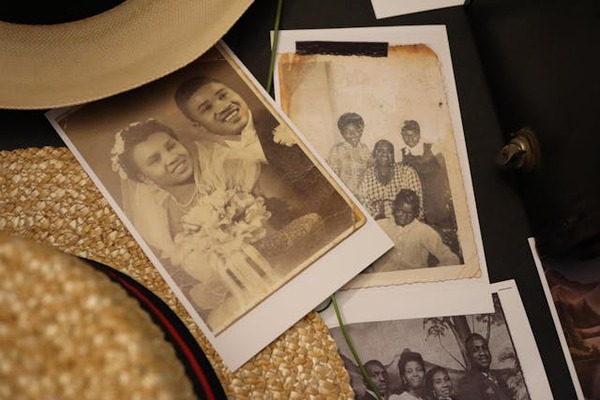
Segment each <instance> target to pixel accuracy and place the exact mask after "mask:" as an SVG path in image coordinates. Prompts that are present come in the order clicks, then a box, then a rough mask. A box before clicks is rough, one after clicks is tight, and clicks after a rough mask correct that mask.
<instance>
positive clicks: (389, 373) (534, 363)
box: [326, 281, 552, 400]
mask: <svg viewBox="0 0 600 400" xmlns="http://www.w3.org/2000/svg"><path fill="white" fill-rule="evenodd" d="M491 296H492V301H493V304H494V311H493V312H492V313H485V314H461V315H453V316H443V317H425V318H411V319H400V320H385V321H365V322H356V321H354V320H353V319H351V321H352V322H348V323H346V324H345V329H346V332H347V336H348V337H349V338H350V340H351V342H352V345H353V347H354V348H355V350H356V352H357V354H358V356H359V357H360V360H361V361H362V363H363V366H364V370H365V372H366V374H368V376H369V379H370V380H371V382H372V385H373V387H371V386H370V384H369V383H368V381H367V380H366V379H365V378H364V376H363V374H361V372H360V368H359V366H358V363H357V361H356V359H355V358H354V356H353V354H352V351H351V350H350V347H349V344H348V342H347V340H346V338H345V337H344V335H343V334H342V331H341V328H340V326H339V324H338V323H336V321H335V320H334V319H333V318H330V317H329V316H327V317H326V321H328V322H327V324H328V326H329V327H330V332H331V334H332V336H333V338H334V340H335V342H336V344H337V346H338V351H339V353H340V355H341V357H342V359H343V361H344V365H345V367H346V369H347V370H348V371H349V374H350V379H351V385H352V387H353V390H354V392H355V395H356V399H369V400H370V399H375V398H377V397H376V395H375V392H377V394H379V396H380V398H381V399H386V400H399V399H458V400H469V399H473V400H475V399H485V398H493V399H503V400H529V399H546V398H552V393H551V391H550V387H549V384H548V380H547V377H546V376H545V375H543V374H540V371H543V366H542V361H541V358H540V356H539V353H538V351H537V347H536V345H535V339H534V337H533V334H532V333H531V328H530V327H529V324H528V322H527V316H526V315H525V310H524V308H523V304H522V302H521V300H520V296H519V294H518V290H517V288H516V285H515V283H514V281H506V282H500V283H497V284H494V285H493V289H492V294H491Z"/></svg>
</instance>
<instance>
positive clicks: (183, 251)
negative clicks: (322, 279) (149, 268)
mask: <svg viewBox="0 0 600 400" xmlns="http://www.w3.org/2000/svg"><path fill="white" fill-rule="evenodd" d="M270 216H271V213H270V212H269V211H268V210H267V208H266V207H265V204H264V199H263V198H262V197H259V196H254V195H253V194H251V193H248V192H244V191H240V190H236V189H227V190H225V189H217V190H214V191H212V192H211V193H209V194H207V195H204V196H200V197H199V198H198V199H197V200H196V203H195V204H194V206H193V207H192V208H191V209H190V210H189V211H188V212H187V213H186V214H185V215H184V216H183V217H182V219H181V224H182V226H183V230H182V231H181V232H180V233H178V234H177V235H176V236H175V238H174V244H175V249H176V250H175V251H174V253H173V256H172V261H173V262H174V263H175V264H176V265H180V266H181V267H182V268H183V269H184V270H185V271H186V272H187V273H188V274H190V275H191V276H192V277H193V278H195V279H196V280H198V284H197V285H196V287H195V288H194V290H193V291H194V293H195V295H194V296H193V297H194V300H195V301H196V303H198V305H200V306H201V307H203V308H205V309H212V308H216V307H217V306H218V305H220V304H221V303H222V302H223V301H224V299H225V297H226V296H227V294H228V292H229V291H230V290H231V287H229V286H227V284H226V283H225V282H228V281H229V280H230V277H228V276H227V275H226V274H227V270H229V271H233V272H234V273H235V274H236V276H239V277H240V278H238V279H242V280H243V279H244V276H245V275H247V274H248V267H249V266H248V265H247V261H245V260H246V259H247V258H248V257H250V258H251V259H252V261H253V262H254V263H256V264H258V265H259V266H260V265H261V264H262V265H265V263H267V261H266V260H265V259H264V258H262V256H261V255H260V254H259V253H258V252H257V251H256V249H255V248H254V247H253V246H252V245H251V244H252V243H254V242H256V241H258V240H260V239H262V238H264V237H265V235H266V230H265V222H266V221H267V220H268V219H269V218H270ZM265 267H266V268H269V267H268V265H265ZM249 268H251V267H249Z"/></svg>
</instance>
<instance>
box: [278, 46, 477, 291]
mask: <svg viewBox="0 0 600 400" xmlns="http://www.w3.org/2000/svg"><path fill="white" fill-rule="evenodd" d="M313 39H314V38H313ZM310 43H311V46H310V51H308V52H307V51H299V50H298V49H301V48H302V49H303V48H304V47H303V46H302V42H296V46H297V51H296V52H284V53H281V54H280V56H279V58H278V81H277V84H278V89H277V90H278V91H277V95H278V100H279V102H280V104H281V106H282V109H283V110H284V112H286V113H287V114H288V115H289V116H290V119H291V120H292V121H294V123H296V124H297V126H298V128H299V129H300V131H301V132H303V134H304V135H305V136H307V138H308V140H309V141H310V142H311V144H312V145H313V146H314V147H315V149H316V150H317V152H318V153H319V154H321V155H322V156H323V157H325V158H326V160H327V162H328V164H329V166H330V167H331V168H332V170H333V171H334V172H335V173H336V174H337V175H338V176H339V177H340V179H341V180H342V181H343V182H344V183H345V184H346V186H347V187H348V189H349V190H350V191H352V193H353V194H354V195H355V196H356V198H357V199H358V201H359V202H361V204H362V205H363V206H364V207H365V209H366V210H367V211H368V212H369V213H370V214H371V216H372V217H373V218H374V219H375V220H376V221H377V223H378V224H379V225H380V226H381V228H382V229H383V230H384V231H385V232H386V233H387V234H388V236H389V237H390V239H392V241H393V242H394V245H395V246H394V248H393V249H391V250H390V251H389V252H388V253H387V254H385V255H384V256H383V257H381V258H380V259H379V260H377V261H376V262H374V263H373V264H372V265H371V266H370V267H369V268H367V269H366V270H365V271H364V273H363V274H361V275H360V276H358V277H357V278H355V279H354V280H352V281H351V282H350V283H349V284H348V285H346V288H361V287H373V286H387V285H395V284H402V283H415V282H437V281H446V280H455V279H463V278H474V277H480V276H481V263H480V254H478V248H477V245H476V235H479V232H475V230H474V228H473V227H474V225H473V224H472V213H473V212H474V209H472V208H471V209H470V206H469V201H468V198H467V194H466V190H465V174H466V177H467V178H469V176H468V172H467V171H464V170H463V169H462V168H461V160H460V157H463V158H465V157H466V154H461V152H460V151H459V150H458V147H457V145H456V139H457V135H462V132H460V131H458V132H457V131H456V130H455V125H454V124H453V121H452V118H451V114H450V111H449V99H448V97H447V93H448V91H447V85H453V84H454V82H453V81H448V80H447V79H448V78H447V77H445V76H444V74H443V71H442V67H441V62H440V60H439V58H438V55H437V54H436V52H435V51H434V50H433V49H432V48H431V47H429V46H428V45H427V44H423V43H414V44H398V45H394V44H389V43H386V44H385V48H384V50H383V51H381V50H380V51H378V52H373V51H371V52H369V53H367V54H365V53H364V48H365V44H364V43H361V42H343V45H344V47H343V49H344V51H343V52H337V53H336V49H339V47H340V42H334V43H333V44H332V42H321V43H322V44H321V46H322V48H319V43H320V42H310ZM353 46H354V47H355V48H356V49H357V51H356V53H354V54H349V53H352V47H353ZM371 47H373V46H371ZM332 48H333V49H334V50H333V51H332ZM453 100H455V99H453ZM459 126H460V125H459ZM432 267H435V268H432Z"/></svg>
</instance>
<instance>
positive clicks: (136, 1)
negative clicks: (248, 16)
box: [0, 0, 252, 109]
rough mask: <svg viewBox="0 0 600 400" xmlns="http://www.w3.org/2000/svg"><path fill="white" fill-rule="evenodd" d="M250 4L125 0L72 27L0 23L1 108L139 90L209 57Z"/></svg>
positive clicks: (31, 106) (80, 100)
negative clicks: (203, 56) (144, 85)
mask: <svg viewBox="0 0 600 400" xmlns="http://www.w3.org/2000/svg"><path fill="white" fill-rule="evenodd" d="M251 3H252V0H177V1H173V0H162V1H155V0H125V1H124V2H122V3H121V4H119V5H117V6H116V7H114V8H112V9H109V10H107V11H105V12H102V13H100V14H97V15H94V16H92V17H89V18H84V19H81V20H78V21H73V22H67V23H60V24H52V25H26V24H17V23H9V22H0V71H2V73H1V74H0V108H11V109H44V108H53V107H59V106H67V105H73V104H80V103H84V102H88V101H92V100H97V99H100V98H103V97H107V96H110V95H113V94H117V93H120V92H123V91H126V90H129V89H133V88H135V87H138V86H141V85H143V84H145V83H147V82H150V81H152V80H154V79H157V78H159V77H162V76H164V75H167V74H169V73H170V72H173V71H175V70H177V69H179V68H181V67H183V66H185V65H186V64H188V63H189V62H191V61H193V60H194V59H196V58H197V57H198V56H200V55H201V54H202V53H204V52H205V51H206V50H207V49H209V48H210V47H211V46H213V45H214V44H215V43H216V42H217V41H218V40H219V39H220V38H221V37H222V36H223V35H224V34H225V33H226V32H227V31H228V30H229V28H231V26H232V25H233V24H234V23H235V21H236V20H237V19H238V18H239V17H240V16H241V15H242V13H243V12H244V11H245V10H246V9H247V8H248V6H249V5H250V4H251ZM57 7H58V6H57Z"/></svg>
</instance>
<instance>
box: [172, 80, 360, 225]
mask: <svg viewBox="0 0 600 400" xmlns="http://www.w3.org/2000/svg"><path fill="white" fill-rule="evenodd" d="M175 102H176V104H177V106H178V107H179V109H180V110H181V112H182V113H183V115H185V116H186V117H187V118H188V119H189V120H190V121H192V123H193V124H194V127H195V129H194V134H193V139H194V141H195V143H196V145H197V147H198V157H199V161H200V165H201V167H202V168H205V169H212V170H213V171H214V172H215V174H217V175H219V174H221V175H223V178H222V179H224V180H225V181H226V184H227V186H228V187H234V186H235V187H240V188H242V189H244V190H246V191H249V192H254V193H256V194H259V195H261V196H263V197H264V198H265V201H266V205H267V208H268V209H270V211H272V214H273V216H272V218H271V223H273V224H274V225H275V226H276V227H278V228H281V227H283V226H285V225H286V224H288V223H289V222H291V221H293V220H294V219H297V218H298V217H299V216H301V215H305V214H308V213H317V214H319V215H320V216H321V217H322V218H323V219H324V220H325V219H328V220H329V221H330V222H334V221H337V222H335V223H336V225H337V224H338V223H341V224H342V225H346V224H347V223H348V221H349V218H352V215H351V211H350V210H348V211H349V212H346V213H343V214H345V215H340V214H339V210H340V207H342V206H345V201H344V199H343V198H342V197H341V196H339V195H338V194H337V193H336V192H335V190H334V189H333V187H332V186H331V184H330V183H329V181H328V180H327V178H326V177H325V176H324V175H322V174H321V172H320V171H319V169H318V168H317V167H316V165H315V164H314V163H313V161H312V160H311V159H310V158H309V157H308V156H307V155H306V154H305V153H304V151H303V150H302V148H301V147H300V146H299V145H298V144H297V143H296V140H297V139H296V136H295V135H294V134H293V133H292V132H289V130H288V128H287V126H284V125H282V124H280V123H279V121H278V120H277V119H276V118H275V117H274V116H273V115H272V114H271V112H270V111H269V110H268V109H267V108H266V106H264V105H262V106H261V107H257V109H256V110H251V109H250V107H249V105H248V103H247V102H246V100H245V99H244V98H242V96H240V95H239V94H238V93H237V92H236V91H235V90H233V89H232V88H231V87H230V86H228V85H226V84H225V83H223V82H221V81H218V80H215V79H213V78H210V77H206V76H192V77H190V78H188V79H186V80H184V81H183V82H182V83H181V84H180V85H179V86H178V88H177V90H176V92H175ZM334 215H335V217H333V218H331V217H332V216H334ZM338 226H339V225H338ZM304 229H310V228H309V227H305V228H304Z"/></svg>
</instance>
